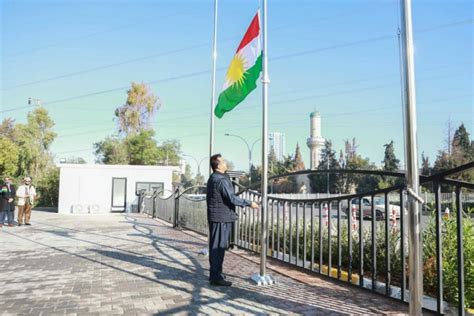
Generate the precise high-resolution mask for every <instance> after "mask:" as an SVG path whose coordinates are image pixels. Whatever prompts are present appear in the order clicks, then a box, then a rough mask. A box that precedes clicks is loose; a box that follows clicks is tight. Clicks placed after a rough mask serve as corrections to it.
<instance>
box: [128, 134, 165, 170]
mask: <svg viewBox="0 0 474 316" xmlns="http://www.w3.org/2000/svg"><path fill="white" fill-rule="evenodd" d="M154 135H155V132H153V131H152V130H147V131H141V132H140V133H139V134H135V135H130V136H128V137H127V138H126V139H125V147H126V149H127V154H128V163H129V164H131V165H157V164H158V158H159V156H160V151H159V149H158V146H157V144H156V141H155V140H154V139H153V136H154Z"/></svg>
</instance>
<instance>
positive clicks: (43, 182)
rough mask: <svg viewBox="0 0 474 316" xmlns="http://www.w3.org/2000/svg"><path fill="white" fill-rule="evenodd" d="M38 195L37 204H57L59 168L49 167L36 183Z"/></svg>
mask: <svg viewBox="0 0 474 316" xmlns="http://www.w3.org/2000/svg"><path fill="white" fill-rule="evenodd" d="M36 187H37V189H38V192H40V194H41V195H40V197H39V200H38V205H39V206H58V200H59V168H57V167H51V168H49V169H48V170H47V171H46V172H45V174H44V175H43V177H41V178H40V179H39V180H38V182H37V185H36Z"/></svg>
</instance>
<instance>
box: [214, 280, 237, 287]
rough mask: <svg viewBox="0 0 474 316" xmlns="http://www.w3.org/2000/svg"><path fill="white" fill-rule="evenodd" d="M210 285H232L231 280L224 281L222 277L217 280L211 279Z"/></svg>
mask: <svg viewBox="0 0 474 316" xmlns="http://www.w3.org/2000/svg"><path fill="white" fill-rule="evenodd" d="M210 283H211V285H216V286H232V282H230V281H226V280H224V279H222V280H219V281H211V282H210Z"/></svg>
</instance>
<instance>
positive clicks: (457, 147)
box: [433, 124, 474, 181]
mask: <svg viewBox="0 0 474 316" xmlns="http://www.w3.org/2000/svg"><path fill="white" fill-rule="evenodd" d="M450 135H451V132H450V130H448V137H449V136H450ZM473 160H474V144H473V143H472V142H471V141H470V139H469V133H468V132H467V130H466V127H465V126H464V124H461V125H460V126H459V127H458V128H457V129H456V131H455V132H454V136H453V138H452V139H449V150H440V151H438V155H437V157H436V160H435V163H434V165H433V173H439V172H442V171H446V170H449V169H452V168H454V167H457V166H460V165H463V164H466V163H468V162H470V161H473ZM451 178H453V179H460V180H464V181H472V179H474V170H469V171H464V172H462V173H460V174H457V175H453V176H451Z"/></svg>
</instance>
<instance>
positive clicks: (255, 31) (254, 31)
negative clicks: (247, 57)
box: [236, 13, 260, 52]
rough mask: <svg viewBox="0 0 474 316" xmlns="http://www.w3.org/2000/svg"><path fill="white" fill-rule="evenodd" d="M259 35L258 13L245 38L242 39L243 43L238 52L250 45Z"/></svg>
mask: <svg viewBox="0 0 474 316" xmlns="http://www.w3.org/2000/svg"><path fill="white" fill-rule="evenodd" d="M259 34H260V23H259V21H258V13H257V14H256V15H255V17H254V18H253V20H252V22H250V26H249V28H248V29H247V32H246V33H245V35H244V38H242V41H241V42H240V45H239V48H237V50H236V52H238V51H239V50H241V49H242V48H243V47H244V46H246V45H247V44H248V43H250V42H251V41H252V40H253V39H254V38H255V37H257V36H258V35H259Z"/></svg>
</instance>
